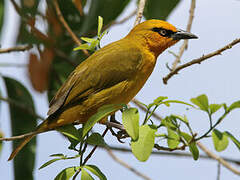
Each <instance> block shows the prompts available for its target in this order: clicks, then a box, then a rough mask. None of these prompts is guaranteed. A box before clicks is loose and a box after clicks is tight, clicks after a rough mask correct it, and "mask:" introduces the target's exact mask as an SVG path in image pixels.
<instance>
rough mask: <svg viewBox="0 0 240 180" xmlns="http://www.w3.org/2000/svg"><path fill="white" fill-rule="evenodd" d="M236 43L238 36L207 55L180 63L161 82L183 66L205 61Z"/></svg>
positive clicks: (165, 81)
mask: <svg viewBox="0 0 240 180" xmlns="http://www.w3.org/2000/svg"><path fill="white" fill-rule="evenodd" d="M238 43H240V38H238V39H235V40H234V41H232V42H231V43H229V44H227V45H226V46H224V47H222V48H221V49H218V50H216V51H214V52H212V53H209V54H207V55H203V56H202V57H200V58H197V59H193V60H192V61H190V62H188V63H185V64H183V65H181V66H178V67H177V68H176V69H175V70H174V71H171V72H170V73H169V74H168V75H167V76H165V77H164V78H163V83H164V84H167V82H168V80H169V79H170V78H171V77H172V76H174V75H176V74H178V72H179V71H180V70H182V69H184V68H186V67H188V66H191V65H193V64H201V62H203V61H205V60H207V59H209V58H211V57H213V56H216V55H221V53H222V52H223V51H225V50H228V49H231V48H232V47H233V46H234V45H236V44H238Z"/></svg>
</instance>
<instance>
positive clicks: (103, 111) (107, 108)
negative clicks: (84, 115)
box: [82, 104, 125, 138]
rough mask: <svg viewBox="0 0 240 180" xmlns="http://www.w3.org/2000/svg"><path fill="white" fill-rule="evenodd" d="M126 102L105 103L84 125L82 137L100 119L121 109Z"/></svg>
mask: <svg viewBox="0 0 240 180" xmlns="http://www.w3.org/2000/svg"><path fill="white" fill-rule="evenodd" d="M123 106H125V105H124V104H109V105H104V106H102V107H101V108H99V109H98V111H97V113H96V114H94V115H93V116H91V117H90V118H89V120H88V121H87V122H86V123H85V124H84V126H83V134H82V138H83V137H85V136H86V134H87V133H88V131H89V130H90V129H91V128H92V127H93V126H94V125H95V124H96V123H97V122H98V121H100V120H102V119H103V118H105V117H107V116H108V115H110V114H111V113H113V112H115V111H117V110H119V109H121V108H122V107H123Z"/></svg>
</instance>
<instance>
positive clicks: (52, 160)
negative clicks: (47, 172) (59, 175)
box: [38, 158, 62, 170]
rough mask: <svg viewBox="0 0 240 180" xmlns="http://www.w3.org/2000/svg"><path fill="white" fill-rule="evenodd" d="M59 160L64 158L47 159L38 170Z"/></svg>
mask: <svg viewBox="0 0 240 180" xmlns="http://www.w3.org/2000/svg"><path fill="white" fill-rule="evenodd" d="M59 160H62V158H55V159H51V160H49V161H47V162H46V163H44V164H43V165H42V166H41V167H40V168H39V169H38V170H40V169H42V168H45V167H46V166H48V165H50V164H52V163H54V162H56V161H59Z"/></svg>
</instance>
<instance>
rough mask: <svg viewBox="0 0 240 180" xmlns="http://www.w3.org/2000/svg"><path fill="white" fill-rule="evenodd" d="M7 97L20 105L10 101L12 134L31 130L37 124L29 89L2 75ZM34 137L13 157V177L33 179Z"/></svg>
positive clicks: (16, 144)
mask: <svg viewBox="0 0 240 180" xmlns="http://www.w3.org/2000/svg"><path fill="white" fill-rule="evenodd" d="M3 80H4V83H5V85H6V89H7V94H8V98H9V99H11V100H12V101H14V102H15V103H16V104H19V105H20V106H15V105H14V104H12V103H10V104H9V108H10V117H11V127H12V135H13V136H15V135H19V134H24V133H29V132H31V131H33V130H34V129H35V128H36V126H37V118H36V116H34V114H35V108H34V104H33V99H32V96H31V94H30V93H29V91H28V90H27V89H26V87H24V86H23V85H22V84H21V83H20V82H18V81H16V80H14V79H12V78H8V77H3ZM18 143H19V142H18V141H13V149H15V148H16V147H17V146H18ZM35 149H36V138H33V139H32V140H31V141H30V142H29V143H28V144H27V145H26V146H25V147H24V148H23V149H22V150H21V151H20V152H19V154H18V155H17V156H16V157H15V158H14V176H15V179H16V180H17V179H19V180H20V179H21V180H22V179H33V170H34V164H35Z"/></svg>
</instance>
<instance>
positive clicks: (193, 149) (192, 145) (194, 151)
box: [181, 132, 199, 160]
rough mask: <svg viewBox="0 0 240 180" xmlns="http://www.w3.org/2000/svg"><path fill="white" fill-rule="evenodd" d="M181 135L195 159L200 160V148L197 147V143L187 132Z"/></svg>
mask: <svg viewBox="0 0 240 180" xmlns="http://www.w3.org/2000/svg"><path fill="white" fill-rule="evenodd" d="M181 135H182V136H183V138H184V139H185V140H186V141H187V143H188V146H189V150H190V152H191V153H192V156H193V159H194V160H198V158H199V150H198V147H197V145H196V142H195V141H192V136H191V135H189V134H187V133H185V132H181Z"/></svg>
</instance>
